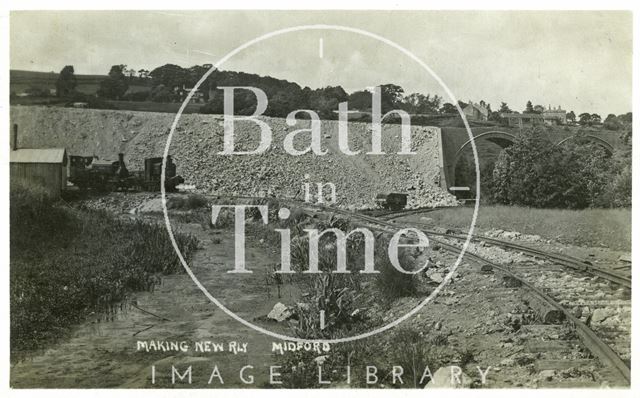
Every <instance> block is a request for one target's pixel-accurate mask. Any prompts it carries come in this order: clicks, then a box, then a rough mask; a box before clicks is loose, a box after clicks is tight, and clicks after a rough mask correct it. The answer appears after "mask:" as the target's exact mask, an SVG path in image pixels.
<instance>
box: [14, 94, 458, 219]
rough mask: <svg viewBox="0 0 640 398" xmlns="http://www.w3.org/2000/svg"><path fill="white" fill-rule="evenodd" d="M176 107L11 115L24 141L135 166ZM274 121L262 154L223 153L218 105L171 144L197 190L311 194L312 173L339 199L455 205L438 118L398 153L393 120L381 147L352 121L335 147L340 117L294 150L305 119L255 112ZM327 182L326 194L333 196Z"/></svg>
mask: <svg viewBox="0 0 640 398" xmlns="http://www.w3.org/2000/svg"><path fill="white" fill-rule="evenodd" d="M174 118H175V115H174V114H169V113H152V112H133V111H112V110H93V109H73V108H54V107H51V108H47V107H19V106H17V107H15V106H14V107H12V108H11V122H12V123H17V124H18V125H19V128H20V138H19V145H20V146H22V147H33V148H43V147H65V148H67V151H68V153H69V154H73V155H96V156H98V157H100V158H101V159H115V158H116V157H117V154H118V153H119V152H123V153H124V154H125V160H126V161H127V163H128V165H129V169H131V170H142V168H143V167H144V159H145V158H148V157H155V156H162V154H163V153H164V149H165V145H166V143H167V138H168V135H169V132H170V128H171V125H172V123H173V121H174ZM261 120H262V121H264V122H265V123H267V124H268V125H269V127H270V128H271V130H272V140H271V146H270V147H269V149H268V150H267V151H266V152H264V153H262V154H260V155H235V156H223V155H219V152H220V151H221V150H222V148H223V135H224V126H223V118H222V116H219V115H199V114H190V115H183V116H182V117H181V118H180V120H179V123H178V125H177V128H176V131H175V133H174V136H173V139H172V142H171V145H170V148H169V154H170V155H171V156H172V157H173V159H174V160H175V161H176V163H177V166H178V173H179V174H180V175H182V176H183V177H184V178H185V182H186V184H190V185H194V186H195V187H196V190H197V191H199V192H202V193H215V194H229V195H246V196H263V195H272V196H281V197H282V196H284V197H297V198H300V199H302V198H304V196H305V192H304V191H305V184H308V186H309V187H310V192H311V194H315V193H317V188H316V183H333V184H335V187H336V198H337V205H339V206H341V207H344V208H352V209H358V208H366V207H373V206H374V204H375V203H374V198H375V196H376V194H378V193H384V192H404V193H407V194H409V203H408V207H426V206H451V205H455V204H456V200H455V198H454V197H453V196H452V195H450V194H449V193H447V192H446V191H445V190H444V189H442V188H440V187H439V184H440V183H441V181H440V163H441V162H440V156H441V155H440V148H439V145H440V144H439V140H438V133H437V130H436V129H435V128H431V127H422V126H413V127H412V149H413V151H415V152H416V154H415V155H411V156H407V155H398V154H397V152H399V151H400V149H401V140H400V138H401V134H400V126H399V125H383V129H382V149H383V151H384V152H385V155H366V153H367V152H369V151H370V150H371V126H370V124H368V123H349V126H348V138H349V139H348V144H349V149H350V150H351V151H360V153H359V154H357V155H353V156H349V155H347V154H345V153H343V152H342V151H341V150H340V146H339V143H338V122H337V121H322V122H321V130H322V149H323V150H325V151H326V152H327V153H326V154H325V155H322V156H316V155H314V154H312V153H306V154H304V155H300V156H293V155H291V154H289V153H287V152H286V151H285V150H284V144H283V142H284V138H285V136H287V135H288V134H289V133H291V132H292V131H295V130H298V129H304V128H308V127H309V126H310V121H308V120H300V121H299V122H298V123H297V124H296V125H295V126H289V125H287V124H286V122H285V119H280V118H268V117H264V118H261ZM259 141H260V130H259V126H258V125H257V124H256V123H255V122H252V121H244V122H240V121H237V122H236V123H235V148H236V151H252V150H255V149H256V148H257V147H258V144H259ZM308 141H309V134H308V133H304V132H303V133H300V134H298V135H297V136H296V137H295V138H294V139H293V146H294V148H296V149H303V148H306V147H307V146H308V144H309V142H308ZM329 191H330V190H329V189H327V188H325V195H324V196H325V201H326V198H328V197H330V195H329V194H330V192H329Z"/></svg>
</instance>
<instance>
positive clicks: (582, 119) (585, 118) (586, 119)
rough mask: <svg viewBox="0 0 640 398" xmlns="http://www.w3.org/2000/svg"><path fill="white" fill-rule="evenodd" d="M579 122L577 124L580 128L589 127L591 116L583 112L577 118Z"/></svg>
mask: <svg viewBox="0 0 640 398" xmlns="http://www.w3.org/2000/svg"><path fill="white" fill-rule="evenodd" d="M578 118H579V120H578V123H580V125H581V126H587V125H589V126H591V114H590V113H587V112H584V113H581V114H580V116H578Z"/></svg>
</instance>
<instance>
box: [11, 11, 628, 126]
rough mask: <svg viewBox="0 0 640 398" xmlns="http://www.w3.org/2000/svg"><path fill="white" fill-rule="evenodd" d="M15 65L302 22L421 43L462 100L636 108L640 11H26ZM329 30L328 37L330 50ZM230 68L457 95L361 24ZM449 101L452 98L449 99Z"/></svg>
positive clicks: (280, 40)
mask: <svg viewBox="0 0 640 398" xmlns="http://www.w3.org/2000/svg"><path fill="white" fill-rule="evenodd" d="M10 23H11V61H10V62H11V68H12V69H22V70H33V71H55V72H58V71H60V69H62V67H63V66H65V65H73V66H74V68H75V71H76V73H77V74H106V73H107V72H108V71H109V68H110V66H111V65H114V64H127V65H129V67H133V68H135V69H136V70H138V69H141V68H145V69H149V70H151V69H153V68H155V67H157V66H160V65H163V64H166V63H173V64H178V65H181V66H184V67H188V66H191V65H195V64H205V63H215V62H217V61H218V60H219V59H220V58H221V57H222V56H224V55H225V54H226V53H228V52H229V51H231V50H232V49H234V48H235V47H237V46H239V45H241V44H243V43H245V42H247V41H249V40H251V39H253V38H255V37H258V36H260V35H263V34H265V33H268V32H271V31H274V30H277V29H282V28H286V27H291V26H297V25H309V24H334V25H343V26H349V27H355V28H359V29H364V30H367V31H370V32H372V33H375V34H378V35H380V36H383V37H386V38H388V39H390V40H392V41H394V42H396V43H398V44H400V45H401V46H403V47H405V48H406V49H408V50H410V51H411V52H412V53H414V54H415V55H416V56H418V57H419V58H420V59H422V60H423V61H424V62H426V63H427V64H428V65H429V66H430V67H431V68H432V69H433V71H434V72H435V73H436V74H437V75H438V76H440V78H441V79H442V80H443V81H444V83H445V84H446V85H447V86H448V87H449V88H450V89H451V90H452V92H453V94H454V95H455V96H456V97H457V98H458V99H460V100H463V101H467V100H469V99H471V100H474V101H479V100H481V99H484V100H485V101H487V102H489V103H490V104H491V105H492V106H493V109H494V110H496V109H497V108H498V106H499V104H500V101H505V102H507V103H508V104H509V106H510V107H511V108H512V109H514V110H518V111H522V110H523V109H524V106H525V103H526V101H527V100H531V101H532V102H533V103H534V104H541V105H544V106H548V105H551V106H557V105H561V106H562V107H563V108H564V109H568V110H574V111H575V112H576V114H578V113H581V112H584V111H588V112H597V113H600V114H601V115H602V116H606V115H607V114H608V113H615V114H620V113H626V112H628V111H630V110H631V84H632V76H631V70H632V67H631V51H632V50H631V49H632V20H631V13H628V12H592V11H587V12H575V11H567V12H564V11H550V12H525V11H516V12H453V11H448V12H446V11H443V12H434V11H417V12H409V11H400V12H390V11H379V12H371V11H353V12H345V11H335V12H322V11H320V12H318V11H299V12H282V11H251V12H247V11H185V12H181V11H167V12H159V11H146V12H130V11H126V12H99V11H97V12H69V11H55V12H52V11H46V12H14V13H12V14H11V20H10ZM320 39H322V42H323V49H322V53H323V56H322V58H321V57H320V54H319V53H320V50H319V47H320ZM222 69H232V70H242V71H246V72H251V73H259V74H262V75H271V76H273V77H277V78H283V79H287V80H290V81H295V82H296V83H299V84H300V85H301V86H310V87H312V88H316V87H320V86H326V85H341V86H343V87H344V88H345V89H346V90H347V91H353V90H357V89H362V88H364V87H367V86H373V85H376V84H384V83H395V84H399V85H401V86H403V87H404V88H405V91H406V92H407V93H410V92H415V91H418V92H422V93H425V94H426V93H436V94H439V95H445V93H444V91H443V90H442V88H441V87H440V86H439V84H438V83H436V81H435V80H434V79H432V78H431V77H430V76H429V75H428V74H427V73H426V72H425V71H424V69H422V68H420V67H419V66H418V65H417V64H416V63H415V62H414V61H412V60H411V59H409V58H407V57H406V56H404V55H402V54H401V53H400V52H398V50H396V49H393V48H391V47H389V46H387V45H386V44H382V43H380V42H376V41H375V40H373V39H371V38H367V37H363V36H359V35H356V34H353V33H346V32H336V31H305V32H295V33H288V34H286V35H282V36H278V37H275V38H271V39H268V40H266V41H263V42H261V43H259V44H256V45H255V46H252V47H250V48H248V49H246V50H244V51H243V52H241V53H240V54H238V55H237V56H235V57H233V58H232V59H231V60H230V61H229V62H228V63H227V64H225V65H223V67H222ZM447 100H448V98H447Z"/></svg>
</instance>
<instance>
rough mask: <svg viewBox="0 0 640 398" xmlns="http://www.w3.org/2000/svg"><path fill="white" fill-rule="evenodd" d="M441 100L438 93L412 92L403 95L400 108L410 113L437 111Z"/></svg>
mask: <svg viewBox="0 0 640 398" xmlns="http://www.w3.org/2000/svg"><path fill="white" fill-rule="evenodd" d="M441 101H442V99H441V98H440V97H438V95H434V96H433V97H432V96H431V95H430V94H427V95H424V94H420V93H413V94H411V95H408V96H406V97H404V99H403V101H402V102H403V106H402V109H404V110H406V111H407V112H409V113H411V114H425V113H437V112H438V108H440V102H441Z"/></svg>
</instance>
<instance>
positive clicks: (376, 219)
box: [214, 195, 631, 289]
mask: <svg viewBox="0 0 640 398" xmlns="http://www.w3.org/2000/svg"><path fill="white" fill-rule="evenodd" d="M214 198H234V199H242V200H257V201H260V200H264V201H267V200H269V199H271V200H274V201H278V202H280V203H286V204H288V205H290V206H294V207H298V208H301V209H305V210H306V211H307V212H308V213H310V214H317V213H319V212H329V213H335V214H340V215H342V216H344V217H346V218H347V219H360V220H362V221H365V222H368V223H370V224H373V225H382V226H385V227H387V228H390V229H394V230H396V229H398V224H396V223H395V222H390V220H392V219H395V218H399V217H403V216H407V215H413V214H419V213H424V212H430V211H435V210H438V209H442V207H435V208H421V209H412V210H403V211H390V212H385V213H382V214H383V216H371V215H367V214H362V213H355V212H351V211H348V210H344V209H340V208H336V207H329V206H323V205H317V204H312V203H306V202H301V201H298V200H294V199H288V198H275V197H273V198H268V197H260V196H224V195H219V196H214ZM402 225H406V226H413V227H415V228H418V229H421V230H423V231H424V232H425V233H427V234H428V235H431V236H442V237H446V238H451V239H457V240H466V239H467V237H466V236H464V235H456V234H448V233H442V232H437V231H433V230H429V229H425V225H424V224H422V223H419V222H415V221H402ZM471 240H472V241H484V242H486V243H489V244H493V245H496V246H501V247H505V248H509V249H513V250H517V251H521V252H523V253H528V254H530V255H532V256H534V257H542V258H546V259H548V260H550V261H555V262H556V263H558V264H560V265H563V266H565V267H568V268H572V269H575V270H578V271H582V272H586V273H589V274H591V275H593V276H598V277H600V278H603V279H605V280H607V281H609V282H612V283H616V284H618V285H621V286H624V287H626V288H629V289H630V288H631V278H629V277H627V276H624V275H621V274H620V273H617V272H614V271H610V270H606V269H602V268H598V267H594V266H593V264H590V263H587V262H585V261H584V260H581V259H578V258H576V257H571V256H568V255H564V254H557V253H550V252H547V251H543V250H540V249H536V248H532V247H529V246H524V245H519V244H516V243H513V242H508V241H503V240H499V239H494V238H488V237H480V236H475V235H474V236H472V237H471Z"/></svg>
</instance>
